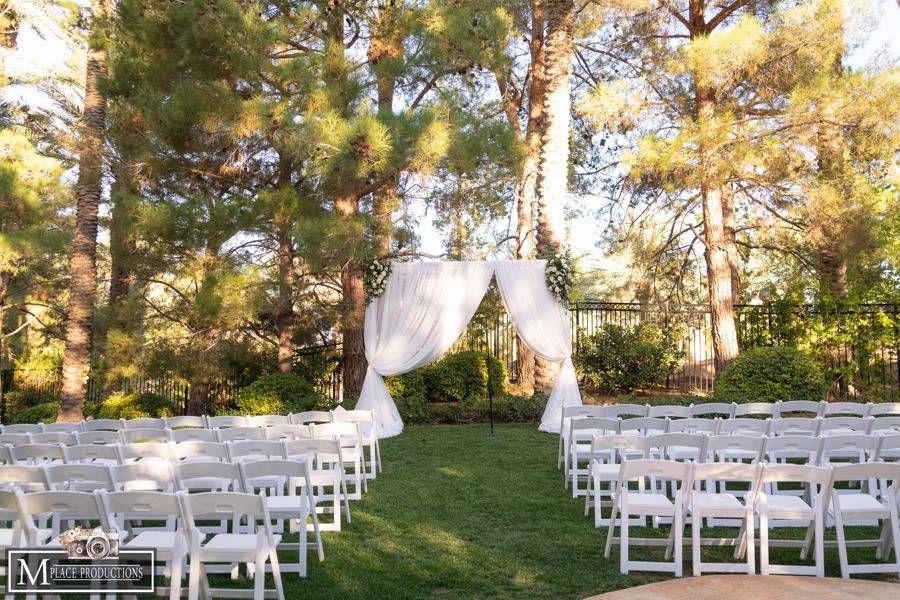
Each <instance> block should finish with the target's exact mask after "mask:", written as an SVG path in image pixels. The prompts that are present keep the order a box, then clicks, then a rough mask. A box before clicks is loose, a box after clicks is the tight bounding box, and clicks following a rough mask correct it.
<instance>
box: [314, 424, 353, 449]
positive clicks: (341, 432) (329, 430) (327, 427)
mask: <svg viewBox="0 0 900 600" xmlns="http://www.w3.org/2000/svg"><path fill="white" fill-rule="evenodd" d="M311 427H312V435H313V437H326V438H328V437H330V438H336V439H339V440H340V441H341V444H342V445H343V446H344V447H348V446H355V445H357V444H362V434H360V432H359V424H358V423H314V424H313V425H312V426H311Z"/></svg>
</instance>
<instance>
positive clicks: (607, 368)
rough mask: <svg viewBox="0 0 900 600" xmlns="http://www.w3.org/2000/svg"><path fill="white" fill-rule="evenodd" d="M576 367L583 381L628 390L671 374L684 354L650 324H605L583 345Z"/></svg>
mask: <svg viewBox="0 0 900 600" xmlns="http://www.w3.org/2000/svg"><path fill="white" fill-rule="evenodd" d="M582 344H583V345H582V349H581V350H580V351H579V352H578V354H576V355H575V364H576V366H577V367H578V368H579V369H580V371H581V373H582V374H583V375H584V378H585V380H586V381H587V382H588V383H590V384H593V385H596V386H598V387H599V388H601V389H604V390H609V391H613V392H619V391H631V390H634V389H637V388H643V387H647V386H650V385H653V384H655V383H658V382H659V381H660V380H661V379H663V378H664V377H666V376H667V375H671V374H672V373H674V372H675V370H676V369H678V367H679V366H680V365H681V363H682V360H683V359H684V353H683V352H681V351H680V350H679V349H678V347H677V346H676V345H675V344H674V342H672V341H671V339H670V338H669V336H667V335H666V334H665V332H664V331H663V330H662V329H660V328H659V327H657V326H656V325H654V324H652V323H641V324H640V325H635V326H633V327H622V326H620V325H612V324H607V325H604V326H603V327H602V328H601V329H600V330H599V331H598V332H597V333H595V334H593V335H591V336H590V337H588V338H587V339H584V340H583V342H582Z"/></svg>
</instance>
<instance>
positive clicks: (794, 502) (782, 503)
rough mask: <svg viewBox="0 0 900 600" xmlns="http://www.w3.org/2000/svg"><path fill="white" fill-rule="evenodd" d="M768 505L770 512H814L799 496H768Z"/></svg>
mask: <svg viewBox="0 0 900 600" xmlns="http://www.w3.org/2000/svg"><path fill="white" fill-rule="evenodd" d="M766 503H767V504H768V505H769V509H770V510H772V509H775V510H812V508H810V506H809V504H807V503H806V502H804V501H803V498H801V497H799V496H784V495H781V494H775V495H770V496H766Z"/></svg>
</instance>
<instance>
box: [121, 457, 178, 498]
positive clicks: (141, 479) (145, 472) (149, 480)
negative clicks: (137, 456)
mask: <svg viewBox="0 0 900 600" xmlns="http://www.w3.org/2000/svg"><path fill="white" fill-rule="evenodd" d="M110 473H112V478H113V482H114V483H115V485H116V490H117V491H120V492H121V491H125V492H130V491H156V492H174V491H175V477H174V476H173V474H172V468H171V466H170V465H169V463H167V462H166V463H164V462H160V461H148V462H145V461H141V462H134V463H128V464H122V465H113V466H111V467H110Z"/></svg>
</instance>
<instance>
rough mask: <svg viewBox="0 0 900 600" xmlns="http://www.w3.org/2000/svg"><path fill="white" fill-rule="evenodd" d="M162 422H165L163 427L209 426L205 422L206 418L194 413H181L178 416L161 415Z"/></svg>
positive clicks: (204, 427) (199, 427)
mask: <svg viewBox="0 0 900 600" xmlns="http://www.w3.org/2000/svg"><path fill="white" fill-rule="evenodd" d="M163 423H165V425H166V426H165V429H185V428H196V429H207V428H208V427H209V426H208V425H207V423H206V418H204V417H200V416H196V415H181V416H178V417H163Z"/></svg>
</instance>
